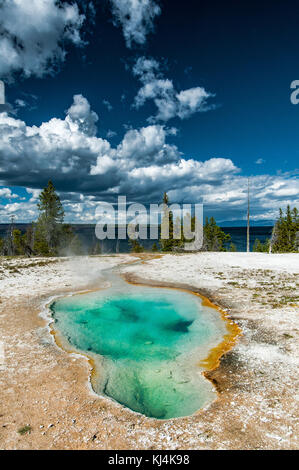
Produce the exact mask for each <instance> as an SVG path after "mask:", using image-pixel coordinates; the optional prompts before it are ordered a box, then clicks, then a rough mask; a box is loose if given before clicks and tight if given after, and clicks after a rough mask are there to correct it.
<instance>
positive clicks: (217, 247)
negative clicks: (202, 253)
mask: <svg viewBox="0 0 299 470" xmlns="http://www.w3.org/2000/svg"><path fill="white" fill-rule="evenodd" d="M203 235H204V242H203V249H204V250H206V251H226V246H225V244H226V243H228V242H229V241H230V239H231V237H230V235H229V234H226V233H225V232H223V230H221V228H220V227H219V226H218V225H217V224H216V221H215V219H214V217H211V218H210V220H209V218H208V217H207V218H206V221H205V224H204V227H203Z"/></svg>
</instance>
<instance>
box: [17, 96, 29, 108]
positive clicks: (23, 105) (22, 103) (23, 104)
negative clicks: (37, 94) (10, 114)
mask: <svg viewBox="0 0 299 470" xmlns="http://www.w3.org/2000/svg"><path fill="white" fill-rule="evenodd" d="M15 105H16V106H17V108H26V106H27V103H26V101H24V100H21V99H20V98H18V99H16V100H15Z"/></svg>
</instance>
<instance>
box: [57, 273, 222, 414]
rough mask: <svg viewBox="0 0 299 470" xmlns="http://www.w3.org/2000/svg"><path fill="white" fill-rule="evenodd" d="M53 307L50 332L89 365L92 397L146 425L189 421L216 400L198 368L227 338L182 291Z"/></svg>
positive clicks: (144, 290) (107, 294)
mask: <svg viewBox="0 0 299 470" xmlns="http://www.w3.org/2000/svg"><path fill="white" fill-rule="evenodd" d="M108 278H109V279H110V282H111V287H110V288H108V289H105V290H100V291H97V292H92V293H87V294H84V295H74V296H70V297H65V298H61V299H59V300H57V301H56V302H54V303H53V304H52V305H51V310H52V316H53V318H54V329H55V330H56V331H57V332H58V333H59V336H60V337H61V338H64V341H66V349H67V348H68V346H69V345H70V346H71V347H72V348H75V349H76V350H78V351H79V352H80V351H82V352H84V353H87V354H88V355H89V356H90V357H92V358H93V360H94V361H95V367H96V374H94V376H93V378H92V386H93V389H94V390H95V392H96V393H98V394H99V395H106V396H107V397H110V398H112V399H113V400H115V401H116V402H118V403H120V404H121V405H124V406H125V407H127V408H130V409H131V410H133V411H136V412H139V413H142V414H143V415H146V416H148V417H151V418H157V419H170V418H176V417H181V416H188V415H191V414H193V413H195V412H196V411H197V410H199V409H200V408H202V407H204V406H206V405H208V404H209V403H211V401H213V400H214V399H215V395H216V392H215V389H214V387H213V386H212V384H211V383H210V382H209V381H208V380H206V379H205V378H204V377H203V375H202V371H203V368H201V367H200V365H199V363H200V361H201V360H202V359H204V358H206V357H207V356H208V354H209V351H210V350H211V349H212V348H213V347H215V346H217V345H218V344H219V343H221V341H222V340H223V337H224V335H226V334H227V329H226V324H225V322H224V321H223V320H222V318H221V317H220V314H219V312H218V311H217V310H215V309H213V308H210V307H206V306H203V305H202V301H201V298H200V297H198V296H195V295H193V294H192V293H188V292H185V291H180V290H175V289H165V288H152V287H143V286H142V287H141V286H134V285H130V284H127V283H126V282H125V281H123V280H122V279H121V278H120V277H119V276H117V275H115V274H113V273H110V274H109V275H108Z"/></svg>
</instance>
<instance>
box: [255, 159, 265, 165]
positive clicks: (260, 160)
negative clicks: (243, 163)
mask: <svg viewBox="0 0 299 470" xmlns="http://www.w3.org/2000/svg"><path fill="white" fill-rule="evenodd" d="M265 161H266V160H264V159H263V158H258V159H257V160H256V162H255V163H256V164H257V165H262V164H263V163H265Z"/></svg>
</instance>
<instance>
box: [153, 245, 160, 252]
mask: <svg viewBox="0 0 299 470" xmlns="http://www.w3.org/2000/svg"><path fill="white" fill-rule="evenodd" d="M157 251H159V248H158V245H157V243H156V242H154V243H153V245H152V252H154V253H156V252H157Z"/></svg>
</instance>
